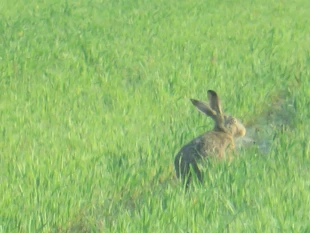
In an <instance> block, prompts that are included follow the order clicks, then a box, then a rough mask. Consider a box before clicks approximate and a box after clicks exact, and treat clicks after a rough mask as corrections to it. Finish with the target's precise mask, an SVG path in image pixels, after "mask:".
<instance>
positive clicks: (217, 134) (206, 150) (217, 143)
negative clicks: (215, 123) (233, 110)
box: [200, 131, 233, 156]
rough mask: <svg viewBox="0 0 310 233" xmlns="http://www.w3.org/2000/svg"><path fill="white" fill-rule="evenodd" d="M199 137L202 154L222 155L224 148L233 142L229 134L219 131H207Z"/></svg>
mask: <svg viewBox="0 0 310 233" xmlns="http://www.w3.org/2000/svg"><path fill="white" fill-rule="evenodd" d="M200 137H201V139H200V141H201V143H202V146H201V149H202V151H201V153H202V154H203V155H204V156H208V155H215V156H222V155H223V153H224V151H225V150H226V148H227V147H228V146H229V145H230V144H231V143H232V142H233V139H232V137H231V136H230V135H229V134H227V133H225V132H221V131H209V132H207V133H205V134H203V135H201V136H200Z"/></svg>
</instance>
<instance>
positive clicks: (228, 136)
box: [174, 90, 246, 187]
mask: <svg viewBox="0 0 310 233" xmlns="http://www.w3.org/2000/svg"><path fill="white" fill-rule="evenodd" d="M208 98H209V104H207V103H205V102H202V101H199V100H195V99H191V101H192V103H193V104H194V105H195V106H196V108H198V110H199V111H201V112H203V113H204V114H206V115H207V116H209V117H211V118H212V119H213V121H214V128H213V130H210V131H207V132H206V133H204V134H202V135H200V136H199V137H197V138H195V139H193V140H192V141H191V142H189V143H188V144H186V145H185V146H183V147H182V149H181V150H180V151H179V152H178V153H177V155H176V157H175V160H174V165H175V170H176V175H177V177H178V178H181V179H182V181H183V182H185V183H186V187H188V185H189V184H190V182H191V179H192V174H191V171H193V172H194V173H195V174H196V176H197V178H198V180H199V181H202V175H201V172H200V170H199V168H198V165H197V162H198V160H199V159H202V158H205V157H207V156H217V157H219V158H223V157H224V156H225V152H226V151H227V153H228V154H229V156H230V154H231V152H232V150H233V149H234V138H237V137H242V136H244V135H245V133H246V129H245V127H244V126H243V125H242V123H240V122H239V121H238V120H237V119H236V118H234V117H232V116H227V115H224V114H223V112H222V107H221V103H220V99H219V97H218V95H217V94H216V92H215V91H212V90H208ZM191 167H192V168H191Z"/></svg>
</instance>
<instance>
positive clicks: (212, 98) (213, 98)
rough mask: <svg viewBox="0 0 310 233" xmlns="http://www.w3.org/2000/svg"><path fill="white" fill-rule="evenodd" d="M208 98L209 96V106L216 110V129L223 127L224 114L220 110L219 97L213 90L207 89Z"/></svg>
mask: <svg viewBox="0 0 310 233" xmlns="http://www.w3.org/2000/svg"><path fill="white" fill-rule="evenodd" d="M208 98H209V103H210V107H211V108H212V109H213V110H214V111H215V112H216V117H217V119H216V123H217V127H218V129H224V128H225V127H224V115H223V112H222V105H221V101H220V98H219V97H218V95H217V94H216V92H215V91H212V90H208Z"/></svg>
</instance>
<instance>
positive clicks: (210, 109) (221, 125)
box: [191, 90, 246, 137]
mask: <svg viewBox="0 0 310 233" xmlns="http://www.w3.org/2000/svg"><path fill="white" fill-rule="evenodd" d="M208 98H209V104H207V103H205V102H202V101H199V100H195V99H191V101H192V103H193V104H194V105H195V106H196V108H198V110H199V111H201V112H203V113H204V114H206V115H207V116H209V117H211V118H212V119H213V120H214V129H213V130H215V131H223V132H226V133H229V134H231V135H232V136H233V137H242V136H244V135H245V133H246V129H245V127H244V126H243V124H242V123H241V122H239V121H238V120H237V119H236V118H235V117H232V116H226V115H224V114H223V112H222V106H221V102H220V98H219V97H218V95H217V94H216V92H215V91H212V90H208Z"/></svg>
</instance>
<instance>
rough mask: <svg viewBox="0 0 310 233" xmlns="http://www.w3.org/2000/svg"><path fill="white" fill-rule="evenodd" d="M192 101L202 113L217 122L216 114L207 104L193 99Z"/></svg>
mask: <svg viewBox="0 0 310 233" xmlns="http://www.w3.org/2000/svg"><path fill="white" fill-rule="evenodd" d="M191 101H192V103H193V105H195V107H196V108H197V109H198V110H199V111H200V112H202V113H204V114H206V115H207V116H209V117H211V118H212V119H213V120H215V121H216V112H215V111H214V110H213V109H211V108H210V107H209V106H208V105H207V104H206V103H204V102H202V101H199V100H195V99H191Z"/></svg>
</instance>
